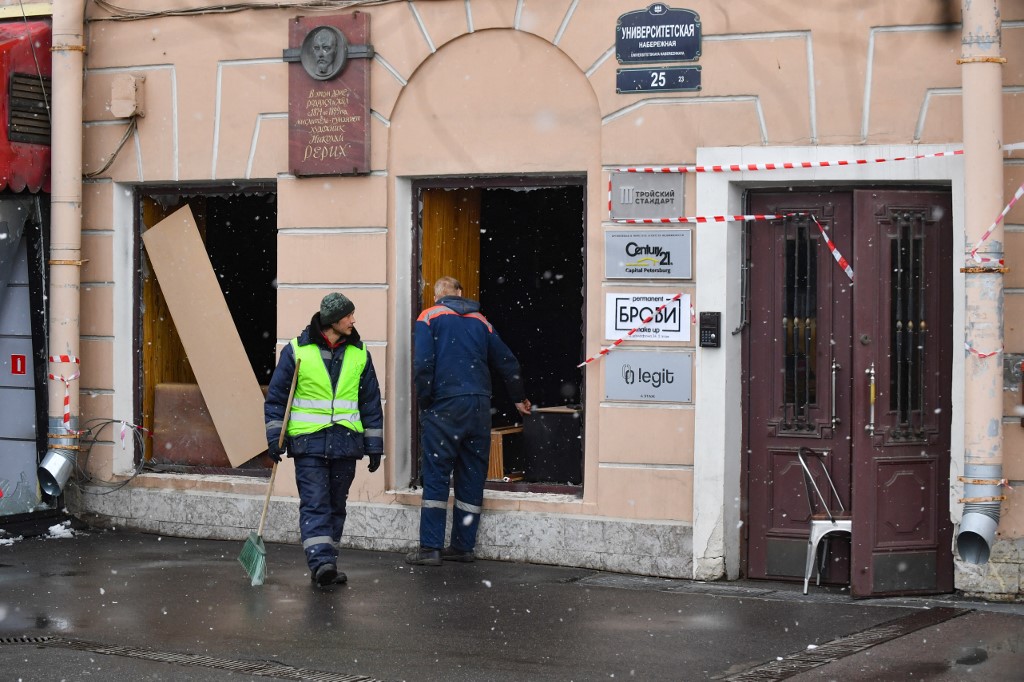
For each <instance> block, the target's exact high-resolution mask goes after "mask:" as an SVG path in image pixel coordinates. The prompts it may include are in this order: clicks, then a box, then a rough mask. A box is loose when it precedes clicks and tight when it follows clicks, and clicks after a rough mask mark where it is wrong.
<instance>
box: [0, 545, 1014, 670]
mask: <svg viewBox="0 0 1024 682" xmlns="http://www.w3.org/2000/svg"><path fill="white" fill-rule="evenodd" d="M58 535H62V534H58ZM243 542H244V538H240V539H239V540H238V542H223V541H212V540H191V539H182V538H173V537H160V536H156V535H147V534H140V533H125V532H117V531H92V530H85V531H74V532H71V533H67V534H66V536H65V537H49V536H48V537H35V538H27V539H16V540H11V539H7V540H5V541H0V679H3V680H47V681H49V680H69V681H70V680H116V679H121V680H201V681H202V680H223V679H230V680H267V679H293V680H321V681H323V682H330V681H335V680H348V681H349V682H359V681H366V682H368V681H370V680H384V681H389V682H390V681H396V682H397V681H398V680H409V681H424V682H426V681H431V680H445V681H460V680H466V681H473V682H481V681H485V680H501V681H503V682H509V681H518V680H523V681H527V680H529V681H534V680H706V679H733V680H743V679H758V680H775V679H795V680H812V679H813V680H832V679H834V680H860V679H863V680H887V679H892V680H907V679H928V680H963V679H983V680H986V682H990V681H998V680H1019V679H1022V675H1021V673H1022V671H1024V605H1022V604H1013V605H1007V604H989V603H981V602H970V601H966V600H962V599H956V598H955V597H954V596H953V595H947V596H944V597H941V598H934V599H878V600H852V599H850V598H849V596H848V595H847V594H846V593H845V592H844V591H843V590H840V589H837V588H831V589H826V588H814V587H812V590H811V594H809V595H807V596H804V595H803V594H801V588H802V585H797V584H780V583H763V582H754V581H743V582H733V583H699V582H693V581H685V580H667V579H658V578H644V577H639V576H626V575H618V574H610V573H601V572H596V571H589V570H583V569H574V568H561V567H553V566H539V565H532V564H518V563H505V562H495V561H477V562H476V563H473V564H445V565H444V566H442V567H439V568H433V567H409V566H405V565H404V564H403V563H402V555H401V554H395V553H391V552H368V551H354V550H351V551H349V550H346V551H343V553H342V559H341V562H340V565H339V568H341V570H343V571H345V572H346V573H347V575H348V577H349V581H348V583H347V584H346V585H343V586H337V587H334V588H330V589H327V590H322V589H320V588H316V587H314V586H313V585H312V584H311V583H310V580H309V574H308V571H307V570H306V567H305V562H304V560H303V556H302V550H301V549H300V548H299V547H298V546H295V545H275V544H270V545H268V546H267V565H268V576H267V580H266V583H265V584H264V585H262V586H260V587H252V586H251V585H250V584H249V579H248V576H247V574H246V573H245V570H244V569H243V568H242V566H241V565H240V564H239V563H238V561H237V557H238V554H239V553H240V551H241V549H242V546H243Z"/></svg>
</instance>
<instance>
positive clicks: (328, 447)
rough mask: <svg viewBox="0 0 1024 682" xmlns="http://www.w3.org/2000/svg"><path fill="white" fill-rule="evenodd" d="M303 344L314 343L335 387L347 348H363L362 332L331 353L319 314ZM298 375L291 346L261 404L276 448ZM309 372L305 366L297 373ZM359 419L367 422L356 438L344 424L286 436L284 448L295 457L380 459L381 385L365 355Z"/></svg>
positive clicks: (269, 440) (302, 338)
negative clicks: (293, 379)
mask: <svg viewBox="0 0 1024 682" xmlns="http://www.w3.org/2000/svg"><path fill="white" fill-rule="evenodd" d="M298 342H299V345H300V346H306V345H309V344H311V343H312V344H315V345H317V346H318V347H319V348H320V356H321V357H323V358H324V364H325V365H326V367H327V374H328V375H330V377H331V388H332V389H333V388H336V387H337V385H338V377H339V376H341V364H342V361H343V359H344V357H345V348H346V346H347V345H349V344H352V345H354V346H356V347H357V348H362V347H363V342H362V341H361V340H360V339H359V332H357V331H356V330H355V329H354V328H353V329H352V334H351V335H350V336H349V337H348V338H346V339H344V342H343V343H341V344H339V345H338V346H337V347H336V348H334V349H333V350H332V349H331V348H330V346H329V345H328V343H327V339H326V338H324V335H323V334H322V333H321V332H320V313H316V314H315V315H313V319H312V320H311V321H310V323H309V326H308V327H306V329H305V331H303V332H302V334H300V335H299V341H298ZM294 371H295V351H294V350H293V349H292V345H291V344H290V343H289V344H288V345H286V346H285V347H284V348H282V349H281V358H280V359H279V360H278V362H277V368H276V369H275V370H274V374H273V376H272V377H271V378H270V387H269V388H268V389H267V398H266V400H265V401H264V403H263V420H264V422H265V423H266V427H267V443H268V444H270V443H277V439H278V437H279V436H280V435H281V429H282V428H283V427H284V410H285V403H286V402H287V400H288V390H289V389H290V388H291V385H292V374H293V373H294ZM299 371H300V372H304V371H305V365H302V366H301V367H300V369H299ZM359 419H360V421H362V423H363V429H364V432H363V433H357V432H355V431H353V430H352V429H350V428H348V427H347V426H342V425H341V424H340V423H337V424H331V425H330V426H328V427H327V428H326V429H321V430H319V431H317V432H316V433H310V434H305V435H302V436H294V437H291V436H287V437H285V447H286V448H287V450H288V454H289V455H291V456H301V455H320V456H324V457H330V458H336V457H355V458H357V459H358V458H361V457H362V456H363V454H368V455H379V454H381V453H383V452H384V412H383V410H382V409H381V405H380V385H379V384H378V383H377V373H376V372H375V371H374V369H373V359H372V358H371V357H370V353H369V351H367V353H366V367H364V368H363V373H362V375H360V377H359Z"/></svg>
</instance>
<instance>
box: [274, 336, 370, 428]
mask: <svg viewBox="0 0 1024 682" xmlns="http://www.w3.org/2000/svg"><path fill="white" fill-rule="evenodd" d="M292 350H294V351H295V358H296V360H301V361H302V365H301V369H300V370H299V380H298V381H297V382H296V384H295V395H294V397H293V398H292V412H291V416H290V418H289V419H288V435H289V436H302V435H305V434H309V433H316V432H317V431H320V430H321V429H326V428H327V427H328V426H330V425H331V424H341V425H343V426H345V427H347V428H350V429H352V430H353V431H355V432H356V433H363V422H362V421H361V420H360V418H359V377H360V376H362V374H363V369H364V368H365V367H366V349H365V348H356V347H355V346H347V347H346V348H345V356H344V358H342V362H341V376H340V377H338V385H337V387H336V388H335V390H334V393H333V394H332V393H331V377H330V375H329V374H328V373H327V366H326V365H325V364H324V360H323V358H322V357H321V356H320V346H318V345H316V344H315V343H310V344H307V345H305V346H300V345H299V340H298V339H297V338H296V339H292Z"/></svg>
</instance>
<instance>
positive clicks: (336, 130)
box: [284, 12, 373, 176]
mask: <svg viewBox="0 0 1024 682" xmlns="http://www.w3.org/2000/svg"><path fill="white" fill-rule="evenodd" d="M369 39H370V15H368V14H366V13H364V12H353V13H352V14H345V15H336V16H311V17H295V18H294V19H292V21H291V22H290V24H289V32H288V46H289V47H288V49H287V50H285V51H284V60H285V61H286V62H288V63H289V65H288V167H289V168H290V169H291V172H292V173H293V174H295V175H296V176H310V175H353V174H358V173H368V172H370V121H369V116H370V59H371V58H372V57H373V46H372V45H370V44H369Z"/></svg>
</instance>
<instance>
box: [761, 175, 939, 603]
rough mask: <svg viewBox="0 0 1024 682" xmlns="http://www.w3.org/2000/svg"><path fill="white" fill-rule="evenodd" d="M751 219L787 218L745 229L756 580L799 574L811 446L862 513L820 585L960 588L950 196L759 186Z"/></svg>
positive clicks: (885, 590)
mask: <svg viewBox="0 0 1024 682" xmlns="http://www.w3.org/2000/svg"><path fill="white" fill-rule="evenodd" d="M749 209H750V211H749V212H750V213H753V214H770V215H780V216H785V217H783V218H780V219H777V220H772V221H759V222H754V223H750V224H749V225H748V230H749V231H748V240H747V246H748V257H749V265H750V268H749V296H748V297H747V298H748V300H747V305H748V315H749V325H748V326H746V327H745V332H744V333H745V346H744V347H745V352H744V383H745V386H744V389H745V402H744V412H745V414H744V421H745V424H744V427H745V434H746V435H745V440H746V451H745V452H746V461H745V471H744V473H745V477H744V502H745V505H746V515H745V521H746V523H745V525H744V540H745V557H744V558H745V567H746V572H747V575H748V577H751V578H764V579H773V580H775V579H797V578H798V579H802V578H803V574H804V566H805V560H806V552H807V535H808V528H809V521H810V514H811V510H810V509H809V506H808V499H807V491H806V487H805V483H804V479H803V470H802V468H801V467H800V463H799V461H798V460H797V458H796V453H797V451H798V450H799V449H800V448H801V447H807V448H810V449H811V450H813V451H814V452H815V453H816V455H817V456H816V457H815V458H813V459H815V460H820V462H821V463H823V464H824V466H825V467H826V468H827V470H828V472H829V473H830V475H831V478H832V480H833V482H834V483H835V488H836V491H837V493H838V498H839V499H838V500H836V499H835V498H836V495H835V494H833V493H832V491H831V490H829V489H828V486H827V483H826V481H825V480H824V477H820V478H818V482H819V486H820V487H823V491H825V494H826V496H827V497H828V498H829V502H830V504H831V505H832V506H833V507H834V508H836V509H838V508H839V503H841V504H842V506H843V507H845V508H846V510H847V511H848V513H850V514H852V517H853V532H852V534H851V536H850V537H849V540H848V541H844V540H839V538H842V537H843V536H841V535H835V536H833V538H835V539H834V540H833V541H832V542H830V543H829V552H828V555H827V562H826V565H827V570H826V572H825V574H824V575H823V582H826V583H833V584H847V583H849V584H850V586H851V593H852V594H853V595H854V596H859V597H867V596H876V595H878V596H880V595H893V594H925V593H940V592H948V591H951V590H952V589H953V561H952V553H951V539H952V524H951V522H950V520H949V497H948V488H949V439H950V410H951V407H950V389H951V364H952V352H953V347H952V344H953V334H952V330H951V326H952V218H951V203H950V197H949V193H948V192H944V191H941V190H935V191H931V190H920V189H914V190H897V189H837V190H835V191H822V192H817V191H815V192H774V191H772V192H769V191H764V192H752V193H751V194H750V195H749ZM826 234H827V236H828V237H829V238H831V246H830V243H829V239H826ZM836 252H838V254H840V255H841V256H842V257H843V258H844V259H845V262H840V261H838V260H837V258H836ZM846 266H848V267H846ZM850 271H852V277H851V275H850ZM817 465H818V461H814V462H812V463H811V468H812V471H815V472H816V467H817ZM818 476H820V474H818V473H817V472H816V477H818Z"/></svg>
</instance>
